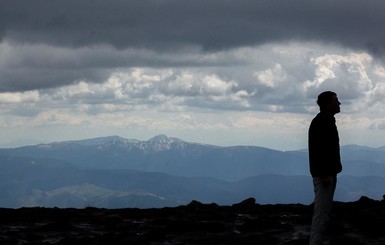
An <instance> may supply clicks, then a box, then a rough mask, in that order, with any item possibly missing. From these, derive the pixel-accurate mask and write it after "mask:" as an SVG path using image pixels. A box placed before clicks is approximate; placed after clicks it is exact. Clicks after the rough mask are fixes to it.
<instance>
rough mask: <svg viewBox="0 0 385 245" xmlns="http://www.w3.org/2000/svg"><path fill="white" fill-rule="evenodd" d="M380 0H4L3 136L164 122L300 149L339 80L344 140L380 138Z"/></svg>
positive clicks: (169, 129) (384, 48)
mask: <svg viewBox="0 0 385 245" xmlns="http://www.w3.org/2000/svg"><path fill="white" fill-rule="evenodd" d="M384 10H385V2H384V1H383V0H371V1H362V0H339V1H335V0H314V1H307V0H290V1H288V0H286V1H284V0H280V1H278V0H232V1H231V0H109V1H105V0H65V1H62V0H34V1H23V0H2V1H1V2H0V111H1V116H0V145H2V146H5V145H8V146H10V145H13V146H15V145H16V144H17V145H20V144H28V143H31V142H33V141H31V140H37V142H54V141H62V140H74V139H84V138H93V137H100V136H108V135H119V136H122V137H125V138H129V139H139V140H147V139H149V138H151V137H153V136H155V135H157V134H166V135H168V136H172V137H178V138H181V139H184V140H186V141H192V142H199V143H208V144H216V145H256V146H264V147H269V148H273V149H279V150H292V149H301V148H305V147H306V142H307V130H308V126H309V123H310V120H311V119H312V118H313V117H314V115H315V114H316V113H317V112H318V107H317V106H316V102H315V101H316V97H317V95H318V94H319V93H320V92H322V91H325V90H333V91H335V92H337V94H338V97H339V99H340V101H341V103H342V105H341V113H340V114H338V115H336V119H337V125H338V128H339V131H340V138H341V144H342V145H346V144H360V145H367V146H375V147H378V146H383V145H385V140H384V135H385V109H384V101H385V62H384V61H385V30H384V24H385V15H384V14H383V12H384Z"/></svg>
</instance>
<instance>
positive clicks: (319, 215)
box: [309, 176, 337, 245]
mask: <svg viewBox="0 0 385 245" xmlns="http://www.w3.org/2000/svg"><path fill="white" fill-rule="evenodd" d="M336 184H337V177H336V176H330V177H322V178H321V177H315V178H313V185H314V194H315V197H314V213H313V220H312V224H311V231H310V242H309V244H310V245H316V244H317V245H318V244H322V243H323V240H324V237H325V231H326V228H327V225H328V223H329V220H330V214H331V209H332V204H333V196H334V191H335V189H336Z"/></svg>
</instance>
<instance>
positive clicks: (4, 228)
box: [0, 197, 385, 245]
mask: <svg viewBox="0 0 385 245" xmlns="http://www.w3.org/2000/svg"><path fill="white" fill-rule="evenodd" d="M311 217H312V205H301V204H276V205H260V204H256V203H255V199H253V198H249V199H246V200H244V201H242V202H240V203H238V204H234V205H232V206H219V205H217V204H215V203H212V204H203V203H200V202H198V201H192V202H191V203H189V204H188V205H185V206H179V207H175V208H160V209H156V208H153V209H134V208H127V209H98V208H85V209H59V208H52V209H50V208H20V209H1V208H0V244H6V245H7V244H50V245H58V244H60V245H61V244H71V245H76V244H96V245H99V244H267V245H268V244H285V245H301V244H308V239H309V232H310V223H311ZM383 227H385V202H383V201H375V200H371V199H369V198H367V197H362V198H360V200H358V201H356V202H351V203H342V202H335V203H334V206H333V213H332V219H331V222H330V226H329V229H328V234H327V235H328V236H327V239H328V241H329V244H353V245H354V244H357V245H359V244H369V245H370V244H385V236H384V234H383Z"/></svg>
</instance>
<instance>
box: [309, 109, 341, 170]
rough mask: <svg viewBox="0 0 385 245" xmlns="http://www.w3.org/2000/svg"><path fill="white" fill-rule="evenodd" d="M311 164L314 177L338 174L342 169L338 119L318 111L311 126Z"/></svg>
mask: <svg viewBox="0 0 385 245" xmlns="http://www.w3.org/2000/svg"><path fill="white" fill-rule="evenodd" d="M308 146H309V165H310V173H311V175H312V176H313V177H322V176H336V175H337V174H338V173H339V172H341V171H342V165H341V157H340V143H339V137H338V131H337V126H336V120H335V118H334V116H332V115H330V114H327V113H322V112H320V113H318V115H317V116H316V117H315V118H314V119H313V120H312V122H311V124H310V128H309V141H308Z"/></svg>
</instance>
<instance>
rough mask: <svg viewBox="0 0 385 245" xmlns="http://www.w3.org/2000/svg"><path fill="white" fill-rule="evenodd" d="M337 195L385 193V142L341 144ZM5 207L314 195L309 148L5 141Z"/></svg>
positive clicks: (289, 199)
mask: <svg viewBox="0 0 385 245" xmlns="http://www.w3.org/2000/svg"><path fill="white" fill-rule="evenodd" d="M341 155H342V160H343V165H344V170H343V172H342V174H341V175H340V177H339V183H338V187H337V190H336V199H337V200H340V201H354V200H357V199H358V198H359V197H360V196H369V197H371V198H374V199H382V195H383V194H385V148H384V147H380V148H370V147H363V146H357V145H348V146H342V147H341ZM0 167H1V169H2V170H1V171H0V195H1V196H2V198H1V199H0V206H1V207H11V208H15V207H25V206H29V207H30V206H43V207H76V208H84V207H87V206H95V207H104V208H122V207H139V208H151V207H166V206H177V205H181V204H186V203H189V202H191V201H192V200H198V201H200V202H206V203H211V202H215V203H218V204H222V205H227V204H233V203H237V202H239V201H241V200H244V199H245V198H248V197H254V198H255V199H256V200H257V202H258V203H304V204H308V203H311V202H312V198H313V190H312V182H311V177H310V176H309V169H308V158H307V151H306V150H298V151H277V150H273V149H268V148H264V147H257V146H231V147H220V146H215V145H208V144H200V143H191V142H186V141H183V140H181V139H178V138H173V137H167V136H165V135H157V136H155V137H153V138H151V139H149V140H147V141H140V140H133V139H125V138H122V137H119V136H110V137H100V138H94V139H85V140H77V141H65V142H55V143H50V144H38V145H31V146H24V147H17V148H2V149H0Z"/></svg>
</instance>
